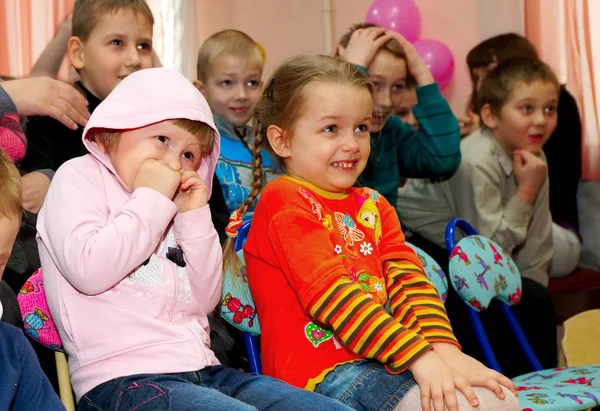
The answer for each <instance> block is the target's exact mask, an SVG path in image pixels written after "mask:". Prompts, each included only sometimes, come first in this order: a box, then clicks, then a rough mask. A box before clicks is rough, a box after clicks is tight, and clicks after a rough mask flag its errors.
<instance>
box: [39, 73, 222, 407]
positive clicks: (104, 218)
mask: <svg viewBox="0 0 600 411" xmlns="http://www.w3.org/2000/svg"><path fill="white" fill-rule="evenodd" d="M177 118H186V119H190V120H196V121H201V122H204V123H206V124H208V125H209V126H210V127H211V128H213V129H214V131H215V137H216V138H215V145H214V147H213V150H212V152H211V153H210V155H209V156H207V158H203V159H202V162H201V165H200V167H199V169H198V170H197V171H198V174H199V176H200V178H202V180H203V181H204V182H205V183H206V184H207V185H208V187H209V190H210V189H211V182H212V176H213V173H214V170H215V165H216V162H217V158H218V156H219V136H218V132H217V129H216V127H215V126H214V124H213V120H212V115H211V112H210V109H209V107H208V104H207V103H206V101H205V100H204V98H203V97H202V95H201V94H200V93H199V92H198V90H196V89H195V88H194V86H193V85H192V84H191V83H190V82H189V81H188V80H187V79H185V77H183V76H182V75H181V74H179V73H177V72H175V71H173V70H169V69H164V68H154V69H147V70H141V71H138V72H136V73H134V74H131V75H129V76H128V77H127V78H125V79H124V80H123V81H122V82H121V83H120V84H119V85H118V86H117V87H116V88H115V89H114V90H113V91H112V93H111V94H110V95H109V96H108V97H107V98H106V100H104V101H103V102H102V104H100V105H99V106H98V108H97V109H96V110H95V111H94V113H93V115H92V116H91V118H90V120H89V122H88V124H87V127H86V128H85V130H84V134H83V136H84V144H85V145H86V147H87V149H88V150H89V151H90V153H91V154H88V155H85V156H83V157H79V158H75V159H73V160H71V161H69V162H67V163H65V164H64V165H63V166H62V167H60V168H59V170H58V171H57V172H56V175H55V176H54V179H53V181H52V184H51V186H50V190H49V191H48V196H47V197H46V202H45V203H44V206H43V207H42V210H41V211H40V214H39V218H38V224H37V229H38V244H39V251H40V257H41V261H42V268H43V276H44V285H45V289H46V296H47V299H48V304H49V307H50V311H51V313H52V317H53V318H54V321H55V322H56V326H57V328H58V331H59V333H60V337H61V340H62V343H63V345H64V348H65V351H66V352H67V354H68V357H69V369H70V374H71V382H72V384H73V390H74V391H75V395H76V397H77V401H79V400H80V399H81V397H82V396H83V395H84V394H85V393H87V392H88V391H89V390H91V389H92V388H94V387H96V386H98V385H99V384H102V383H103V382H106V381H109V380H111V379H113V378H116V377H122V376H126V375H133V374H143V373H175V372H186V371H196V370H200V369H202V368H205V367H207V366H210V365H216V364H218V363H219V362H218V360H217V358H216V357H215V355H214V353H213V352H212V351H211V350H210V338H209V325H208V319H207V314H209V313H210V312H212V311H213V310H214V309H215V306H216V305H217V303H218V300H219V297H220V293H221V264H222V255H221V247H220V246H219V239H218V236H217V233H216V231H215V229H214V227H213V224H212V222H211V216H210V210H209V208H208V206H205V207H203V208H200V209H197V210H192V211H188V212H186V213H183V214H178V213H177V207H176V206H175V204H174V203H173V202H172V201H171V200H169V199H168V198H166V197H164V196H163V195H162V194H159V193H158V192H157V191H154V190H152V189H149V188H138V189H136V190H135V191H134V192H133V193H131V192H129V190H127V188H126V187H125V185H124V184H123V182H122V181H121V179H120V178H119V177H118V176H117V175H116V173H115V171H114V169H113V167H112V164H111V162H110V159H109V157H108V156H107V155H106V154H104V153H103V152H102V151H101V150H100V149H99V147H98V146H97V145H96V144H95V143H94V142H91V141H89V140H86V139H85V136H86V135H87V134H88V132H89V131H90V130H91V129H93V128H111V129H118V130H125V129H132V128H139V127H143V126H146V125H150V124H153V123H157V122H160V121H163V120H167V119H177ZM178 248H179V249H181V250H182V251H183V254H184V256H185V267H181V265H184V264H182V263H181V261H180V260H181V259H179V260H178V259H177V258H173V257H172V255H173V254H175V255H177V254H178V253H173V251H174V250H173V249H175V250H176V249H178ZM167 254H169V255H171V258H170V259H169V258H167ZM179 254H180V253H179ZM172 261H179V265H177V264H175V263H174V262H172Z"/></svg>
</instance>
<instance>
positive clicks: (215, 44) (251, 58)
mask: <svg viewBox="0 0 600 411" xmlns="http://www.w3.org/2000/svg"><path fill="white" fill-rule="evenodd" d="M223 56H227V57H230V56H231V57H237V58H239V59H241V60H243V61H244V62H248V63H250V62H252V63H256V64H259V65H260V66H261V68H262V66H263V56H262V53H261V51H260V48H259V47H258V45H257V44H256V42H255V41H254V40H253V39H252V37H250V36H249V35H247V34H246V33H244V32H241V31H238V30H223V31H219V32H218V33H215V34H213V35H212V36H210V37H209V38H208V39H206V41H205V42H204V43H202V46H201V47H200V50H199V51H198V61H197V63H196V75H197V77H198V80H200V81H206V78H207V77H208V73H209V70H210V65H211V64H212V63H213V62H214V61H215V60H216V59H217V58H219V57H223Z"/></svg>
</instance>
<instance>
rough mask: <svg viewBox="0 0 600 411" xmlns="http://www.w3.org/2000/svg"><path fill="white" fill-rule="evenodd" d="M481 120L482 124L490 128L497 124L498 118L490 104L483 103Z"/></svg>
mask: <svg viewBox="0 0 600 411" xmlns="http://www.w3.org/2000/svg"><path fill="white" fill-rule="evenodd" d="M481 121H483V124H485V126H486V127H487V128H489V129H490V130H493V129H495V128H496V127H497V126H498V118H497V117H496V115H495V114H494V111H493V110H492V106H490V105H489V104H485V105H484V106H483V107H482V108H481Z"/></svg>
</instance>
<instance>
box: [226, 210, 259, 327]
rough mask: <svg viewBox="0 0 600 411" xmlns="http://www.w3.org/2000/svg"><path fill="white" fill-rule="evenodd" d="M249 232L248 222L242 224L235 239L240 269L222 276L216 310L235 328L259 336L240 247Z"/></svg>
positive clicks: (257, 322)
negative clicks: (219, 298) (219, 297)
mask: <svg viewBox="0 0 600 411" xmlns="http://www.w3.org/2000/svg"><path fill="white" fill-rule="evenodd" d="M249 230H250V221H248V222H246V223H244V224H243V225H242V227H241V228H240V229H239V231H238V236H237V237H236V239H235V249H236V252H237V255H238V257H240V259H241V260H242V268H241V270H240V272H238V273H231V272H227V273H224V275H223V288H222V291H221V301H220V303H219V306H218V309H219V313H220V314H221V317H223V318H224V319H225V320H226V321H227V322H228V323H230V324H231V325H233V326H234V327H235V328H237V329H239V330H241V331H243V332H247V333H250V334H252V335H260V323H259V321H258V316H257V315H256V308H255V307H256V306H255V305H254V300H253V299H252V294H250V288H249V287H248V278H247V277H246V264H245V261H244V253H243V251H242V247H243V245H244V242H245V240H246V236H247V235H248V231H249Z"/></svg>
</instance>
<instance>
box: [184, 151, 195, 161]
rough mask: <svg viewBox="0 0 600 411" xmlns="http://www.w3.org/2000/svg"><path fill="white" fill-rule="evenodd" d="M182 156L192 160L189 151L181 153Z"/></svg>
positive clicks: (192, 157)
mask: <svg viewBox="0 0 600 411" xmlns="http://www.w3.org/2000/svg"><path fill="white" fill-rule="evenodd" d="M183 157H184V158H185V159H187V160H194V155H193V154H192V153H190V152H189V151H188V152H187V153H183Z"/></svg>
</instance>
